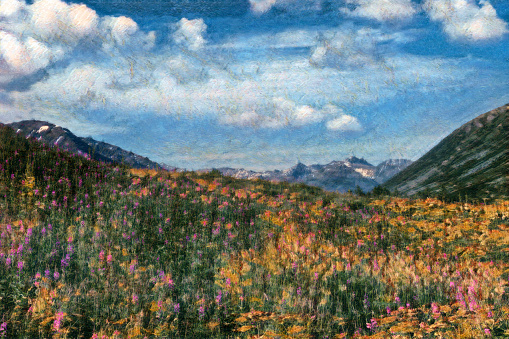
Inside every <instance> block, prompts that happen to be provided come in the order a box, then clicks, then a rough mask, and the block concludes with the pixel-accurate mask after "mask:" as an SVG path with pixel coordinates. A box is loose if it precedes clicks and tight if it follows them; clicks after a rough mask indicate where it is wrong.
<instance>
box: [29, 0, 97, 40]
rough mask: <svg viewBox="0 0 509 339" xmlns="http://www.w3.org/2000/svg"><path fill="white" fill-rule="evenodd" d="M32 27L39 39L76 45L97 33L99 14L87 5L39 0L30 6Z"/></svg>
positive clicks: (58, 0) (56, 0)
mask: <svg viewBox="0 0 509 339" xmlns="http://www.w3.org/2000/svg"><path fill="white" fill-rule="evenodd" d="M28 8H29V11H30V13H31V24H32V26H31V28H32V31H33V33H34V35H35V36H36V37H37V38H38V39H39V40H43V41H45V40H58V41H59V42H60V43H66V44H69V45H75V44H77V43H78V41H80V40H81V39H83V38H85V37H87V36H90V35H93V34H96V32H97V25H98V22H99V16H98V15H97V13H96V12H95V11H94V10H92V9H90V8H88V7H87V6H85V5H77V4H73V5H68V4H67V3H65V2H63V1H60V0H38V1H35V2H34V4H33V5H31V6H28Z"/></svg>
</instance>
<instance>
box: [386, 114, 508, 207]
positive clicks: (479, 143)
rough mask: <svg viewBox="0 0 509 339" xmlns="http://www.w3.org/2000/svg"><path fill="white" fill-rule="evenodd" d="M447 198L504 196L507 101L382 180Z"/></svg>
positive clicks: (402, 188)
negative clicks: (388, 178)
mask: <svg viewBox="0 0 509 339" xmlns="http://www.w3.org/2000/svg"><path fill="white" fill-rule="evenodd" d="M384 186H385V187H387V188H388V189H390V190H391V191H394V190H397V191H398V192H400V193H404V194H408V195H424V196H438V197H442V198H446V199H453V200H458V199H463V200H464V199H469V198H470V199H478V200H480V201H482V199H492V198H504V199H507V198H508V197H509V104H508V105H505V106H502V107H500V108H497V109H495V110H493V111H490V112H488V113H485V114H483V115H481V116H479V117H477V118H475V119H474V120H472V121H469V122H468V123H466V124H465V125H463V126H461V127H460V128H458V129H457V130H455V131H454V132H453V133H451V134H450V135H449V136H448V137H446V138H445V139H444V140H442V141H441V142H440V143H439V144H438V145H437V146H435V147H434V148H433V149H431V150H430V151H429V152H428V153H426V154H425V155H424V156H422V157H421V158H420V159H419V160H417V161H416V162H414V163H413V164H412V165H410V166H409V167H407V168H406V169H405V170H403V171H402V172H400V173H399V174H397V175H396V176H394V177H393V178H392V179H390V180H389V181H387V182H386V183H385V184H384Z"/></svg>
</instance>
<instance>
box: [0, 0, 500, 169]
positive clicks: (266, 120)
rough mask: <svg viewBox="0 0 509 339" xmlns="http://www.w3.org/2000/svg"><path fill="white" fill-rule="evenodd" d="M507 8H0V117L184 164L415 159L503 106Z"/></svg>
mask: <svg viewBox="0 0 509 339" xmlns="http://www.w3.org/2000/svg"><path fill="white" fill-rule="evenodd" d="M508 22H509V3H508V2H507V1H505V0H421V1H417V0H413V1H412V0H210V1H205V0H200V1H198V0H186V1H181V0H178V1H177V0H170V1H164V0H159V1H154V0H150V1H143V0H142V1H139V0H136V1H130V0H123V1H106V0H94V1H85V2H70V1H69V2H62V1H60V0H38V1H30V2H24V1H18V0H0V121H2V122H12V121H17V120H22V119H40V120H47V121H50V122H52V123H55V124H58V125H62V126H64V127H67V128H69V129H70V130H71V131H73V132H74V133H75V134H77V135H80V136H92V137H93V138H95V139H97V140H102V141H105V142H109V143H113V144H116V145H118V146H120V147H123V148H125V149H127V150H132V151H133V152H136V153H139V154H142V155H145V156H148V157H149V158H151V159H152V160H155V161H159V162H163V163H166V164H169V165H172V166H177V167H181V168H187V169H200V168H211V167H223V166H230V167H244V168H248V169H255V170H261V169H275V168H279V169H283V168H288V167H290V166H292V165H294V164H295V163H296V162H297V161H301V162H304V163H306V164H312V163H328V162H330V161H333V160H341V159H344V158H345V157H347V156H350V155H356V156H358V157H364V158H366V159H367V160H368V161H370V162H372V163H374V164H377V163H379V162H381V161H383V160H385V159H389V158H409V159H412V160H416V159H417V158H418V157H419V156H421V155H423V154H424V153H425V152H426V151H428V150H429V149H430V148H431V147H432V146H433V145H435V144H436V143H437V142H438V141H440V140H441V139H442V138H443V137H445V136H446V135H447V134H449V133H450V132H451V131H453V130H454V129H456V128H458V127H459V126H460V125H461V124H463V123H465V122H467V121H468V120H470V119H472V118H474V117H475V116H477V115H479V114H481V113H484V112H486V111H488V110H491V109H493V108H496V107H498V106H501V105H503V104H506V103H508V102H509V80H508V79H509V47H508V46H509V26H508Z"/></svg>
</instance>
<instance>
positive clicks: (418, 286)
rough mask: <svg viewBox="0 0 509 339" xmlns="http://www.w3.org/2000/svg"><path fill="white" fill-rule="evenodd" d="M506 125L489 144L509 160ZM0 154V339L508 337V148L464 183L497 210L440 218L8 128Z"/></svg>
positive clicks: (436, 205) (454, 206)
mask: <svg viewBox="0 0 509 339" xmlns="http://www.w3.org/2000/svg"><path fill="white" fill-rule="evenodd" d="M508 111H509V108H508V107H502V108H500V109H498V110H497V111H496V112H495V113H496V114H495V113H493V112H492V113H489V114H488V115H487V117H486V116H484V117H482V118H481V121H485V120H482V119H487V120H489V121H491V122H495V123H494V124H492V125H493V126H494V127H492V128H490V125H489V124H485V125H483V126H481V125H480V124H479V126H477V128H478V129H483V133H481V135H482V138H478V139H477V142H478V143H480V144H484V147H487V149H493V143H492V141H491V139H490V137H496V138H497V139H498V141H499V142H500V144H501V145H504V144H505V146H507V145H506V144H507V141H508V140H509V135H508V131H509V129H507V123H508V121H509V119H508ZM490 114H491V115H490ZM492 116H493V118H490V117H492ZM476 121H478V120H476ZM471 124H472V123H469V125H471ZM473 124H475V121H474V122H473ZM465 128H468V126H467V127H465V126H464V127H462V129H461V130H459V132H461V131H462V130H463V129H465ZM38 131H39V132H40V133H44V132H45V131H46V132H48V133H49V128H47V129H43V130H41V129H40V128H39V130H38ZM459 132H455V133H453V136H454V135H458V133H459ZM479 133H480V132H479ZM446 140H448V139H446ZM465 140H467V139H465ZM468 140H470V139H468ZM0 141H1V142H0V164H1V165H0V166H1V172H0V173H1V174H0V175H1V176H0V211H1V214H0V217H1V221H0V222H1V223H0V230H1V234H0V298H1V300H0V301H1V302H0V314H1V319H0V320H1V323H0V336H1V337H5V338H38V337H40V338H50V337H51V338H186V337H188V338H238V337H242V338H410V337H415V338H431V337H442V338H482V337H498V338H503V337H507V336H509V224H508V218H509V200H508V197H507V186H503V185H501V186H495V187H494V188H493V189H492V188H491V186H490V185H489V183H493V182H498V181H499V180H493V176H492V175H491V173H499V172H500V173H501V174H502V176H501V177H500V178H501V179H502V180H505V179H507V177H505V178H504V177H503V174H504V171H505V174H506V175H507V168H508V157H507V150H508V148H507V147H505V150H504V148H503V147H502V146H501V147H502V148H500V149H501V150H502V153H501V154H499V153H498V152H494V153H493V155H492V158H491V159H492V160H491V161H487V160H486V159H484V158H481V157H477V158H476V159H479V160H478V161H477V162H474V163H471V164H470V167H469V169H468V170H467V169H463V171H464V173H463V175H467V174H472V173H474V172H475V173H477V174H478V175H477V176H475V178H476V183H478V182H479V180H481V179H479V178H483V177H484V178H485V182H484V185H485V187H486V188H489V192H485V191H484V190H481V189H479V190H478V191H477V193H478V195H477V196H475V195H473V194H472V192H471V191H469V192H468V196H467V195H466V194H465V195H464V196H463V195H461V194H460V195H459V196H458V197H457V199H455V198H454V196H453V197H449V198H446V199H445V200H444V198H445V197H442V200H439V199H437V197H434V196H433V194H432V193H431V192H430V191H428V192H427V194H430V196H429V197H426V198H425V199H424V197H423V198H422V199H416V198H415V197H411V198H403V197H401V196H395V195H394V194H392V193H394V192H392V193H391V191H389V189H388V188H386V187H383V186H377V188H375V189H374V190H373V191H372V192H370V193H369V194H364V193H363V192H362V190H359V192H356V194H352V193H346V194H345V193H343V194H341V193H333V192H327V191H323V190H322V189H320V188H316V187H312V186H307V185H305V184H302V183H301V184H295V183H294V184H289V183H286V182H283V181H281V182H269V181H267V180H262V179H258V178H257V179H254V180H247V179H244V180H242V179H235V178H232V177H229V176H223V175H221V173H220V172H219V171H218V170H215V171H210V172H206V173H201V174H199V173H196V172H177V171H175V170H173V171H168V170H155V169H140V168H138V169H136V168H132V167H129V166H127V165H125V164H119V163H114V162H111V161H108V162H105V161H102V162H100V161H97V160H94V159H91V156H90V155H89V154H87V153H84V154H79V153H71V152H69V151H66V150H62V149H60V148H59V147H58V145H55V144H54V143H53V144H50V145H47V144H45V143H43V142H41V141H38V140H37V139H35V138H30V137H26V136H25V135H23V134H21V133H19V132H18V134H16V131H15V130H14V129H12V128H11V127H9V126H1V129H0ZM462 141H463V140H461V141H460V144H461V142H462ZM440 145H441V144H439V145H438V146H437V149H440ZM479 147H480V146H479ZM449 151H450V153H449V154H448V158H449V159H455V158H456V157H458V156H457V155H456V154H457V150H455V149H454V148H452V149H451V148H449ZM434 153H436V151H433V150H432V151H430V153H429V154H434ZM477 154H480V153H477ZM427 157H428V158H429V155H426V156H424V157H423V159H426V158H427ZM499 158H502V162H501V163H500V162H499V161H498V159H499ZM460 159H461V158H460ZM423 161H424V160H419V161H417V162H416V164H419V163H420V162H423ZM486 162H488V163H489V164H488V166H482V164H485V163H486ZM463 163H464V161H461V160H456V163H454V162H453V163H451V164H450V166H452V167H457V166H458V165H459V164H463ZM479 164H481V165H479ZM496 164H498V165H497V166H498V167H495V165H496ZM408 170H412V166H410V167H409V168H408V169H407V171H408ZM413 171H414V172H412V173H417V172H415V170H413ZM483 173H484V174H489V175H483ZM405 175H408V174H405V171H403V172H401V173H400V174H399V175H397V176H396V177H395V178H394V179H392V180H390V181H389V186H388V187H393V185H394V184H391V183H395V182H398V178H401V177H403V178H405ZM437 182H439V181H437ZM450 182H451V183H452V181H450ZM446 183H447V182H446ZM478 184H479V183H478ZM423 187H425V186H423ZM486 193H489V194H488V195H486ZM439 194H441V193H440V192H437V194H435V195H439Z"/></svg>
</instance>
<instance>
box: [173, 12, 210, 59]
mask: <svg viewBox="0 0 509 339" xmlns="http://www.w3.org/2000/svg"><path fill="white" fill-rule="evenodd" d="M176 27H177V30H176V31H175V32H174V33H173V39H174V40H175V42H176V43H177V44H180V45H184V46H186V47H187V48H189V49H190V50H194V51H196V50H199V49H200V48H202V47H203V46H204V45H205V43H206V40H205V39H204V37H203V35H204V34H205V32H206V31H207V25H206V24H205V22H204V21H203V19H194V20H188V19H186V18H182V19H181V20H180V21H179V22H177V24H176Z"/></svg>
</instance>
